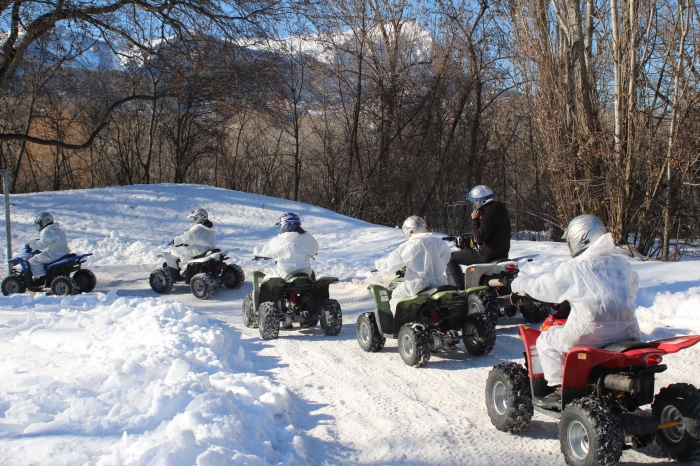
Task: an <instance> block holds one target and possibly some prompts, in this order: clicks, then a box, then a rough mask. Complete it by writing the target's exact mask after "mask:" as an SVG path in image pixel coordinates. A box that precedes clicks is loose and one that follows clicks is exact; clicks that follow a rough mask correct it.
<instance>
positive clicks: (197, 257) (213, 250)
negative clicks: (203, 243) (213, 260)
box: [192, 249, 221, 259]
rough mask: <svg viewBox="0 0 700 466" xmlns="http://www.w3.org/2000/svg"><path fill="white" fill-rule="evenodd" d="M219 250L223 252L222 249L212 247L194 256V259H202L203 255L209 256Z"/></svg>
mask: <svg viewBox="0 0 700 466" xmlns="http://www.w3.org/2000/svg"><path fill="white" fill-rule="evenodd" d="M217 252H221V249H210V250H209V251H205V252H203V253H202V254H199V255H197V256H194V257H193V258H192V259H201V258H202V257H207V256H208V255H210V254H216V253H217Z"/></svg>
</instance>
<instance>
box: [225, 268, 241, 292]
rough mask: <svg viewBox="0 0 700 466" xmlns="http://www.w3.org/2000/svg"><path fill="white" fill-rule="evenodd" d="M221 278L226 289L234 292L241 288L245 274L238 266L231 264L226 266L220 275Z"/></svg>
mask: <svg viewBox="0 0 700 466" xmlns="http://www.w3.org/2000/svg"><path fill="white" fill-rule="evenodd" d="M221 278H222V279H223V282H224V286H225V287H226V288H229V289H232V290H235V289H238V288H240V287H242V286H243V282H245V273H244V272H243V269H242V268H240V266H238V265H236V264H231V265H227V266H226V268H225V269H224V271H223V272H222V273H221Z"/></svg>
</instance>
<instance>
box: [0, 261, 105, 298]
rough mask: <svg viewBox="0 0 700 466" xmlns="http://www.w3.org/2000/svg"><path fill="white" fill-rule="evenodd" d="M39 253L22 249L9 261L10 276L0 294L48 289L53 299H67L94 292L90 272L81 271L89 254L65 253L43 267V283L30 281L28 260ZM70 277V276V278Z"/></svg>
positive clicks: (94, 280)
mask: <svg viewBox="0 0 700 466" xmlns="http://www.w3.org/2000/svg"><path fill="white" fill-rule="evenodd" d="M40 252H41V251H31V250H25V251H24V252H23V253H22V254H20V255H19V256H17V257H13V258H12V259H11V260H10V265H11V266H12V275H10V276H8V277H6V278H5V279H4V280H3V281H2V294H3V295H5V296H9V295H12V294H17V293H24V292H25V291H27V290H29V291H36V292H40V291H43V290H44V289H45V288H47V287H48V288H50V289H51V294H52V295H56V296H69V295H72V294H78V293H89V292H91V291H92V290H94V289H95V286H96V285H97V278H96V277H95V274H94V273H92V271H91V270H88V269H84V268H82V266H81V264H84V263H85V262H86V261H87V259H86V257H88V256H92V253H90V254H73V253H71V254H66V255H65V256H63V257H61V258H60V259H58V260H57V261H55V262H52V263H50V264H46V276H45V277H44V279H43V280H41V279H40V280H34V277H33V276H32V269H31V268H30V267H29V259H30V258H31V257H32V256H35V255H37V254H39V253H40ZM71 275H72V276H71Z"/></svg>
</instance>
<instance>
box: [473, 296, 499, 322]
mask: <svg viewBox="0 0 700 466" xmlns="http://www.w3.org/2000/svg"><path fill="white" fill-rule="evenodd" d="M467 308H468V309H469V315H470V316H471V315H472V314H484V315H486V316H488V317H489V319H491V320H492V321H493V323H494V325H496V323H497V322H498V318H499V317H500V316H501V308H500V306H499V305H498V300H497V299H496V297H495V296H494V295H493V293H491V292H489V291H486V290H484V291H478V292H476V293H472V294H470V295H469V296H468V297H467Z"/></svg>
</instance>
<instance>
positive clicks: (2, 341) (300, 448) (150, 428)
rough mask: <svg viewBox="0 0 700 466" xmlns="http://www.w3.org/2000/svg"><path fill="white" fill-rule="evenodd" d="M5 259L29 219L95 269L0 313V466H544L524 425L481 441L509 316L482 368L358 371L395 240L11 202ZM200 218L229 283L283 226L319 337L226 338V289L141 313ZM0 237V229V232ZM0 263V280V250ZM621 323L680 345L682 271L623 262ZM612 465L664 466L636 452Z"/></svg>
mask: <svg viewBox="0 0 700 466" xmlns="http://www.w3.org/2000/svg"><path fill="white" fill-rule="evenodd" d="M11 204H12V206H11V207H12V219H13V224H12V228H13V242H14V250H15V252H17V251H19V250H20V248H21V246H22V245H23V244H24V243H26V242H27V240H29V239H32V238H34V237H36V234H37V233H36V227H33V226H32V225H31V223H32V221H33V219H34V216H35V215H36V214H37V213H38V212H41V211H44V210H48V211H50V212H52V213H53V214H54V216H55V217H56V220H57V221H58V222H60V223H61V224H62V225H63V227H64V229H65V230H66V232H67V234H68V237H69V240H70V245H71V248H72V249H73V250H74V251H77V252H92V253H94V254H95V255H94V256H93V258H91V260H90V261H89V263H88V267H89V268H90V269H92V270H94V271H95V273H96V274H97V277H98V285H97V289H96V293H92V294H88V295H80V296H72V297H68V298H57V297H46V296H43V295H33V294H27V295H24V296H14V297H9V298H6V297H0V359H2V362H1V364H0V373H1V374H2V376H1V377H0V463H2V464H18V465H19V464H100V465H113V464H114V465H116V464H168V465H171V464H172V465H175V464H178V465H179V464H183V465H189V464H200V465H219V464H272V463H274V464H307V463H308V464H339V463H351V464H357V463H361V464H369V463H372V464H392V463H393V464H396V463H402V464H439V463H452V464H475V465H488V464H516V465H517V464H531V463H537V464H541V465H550V464H551V465H560V464H564V462H563V458H562V456H561V454H560V453H559V443H558V440H557V424H556V422H554V421H552V420H549V419H548V418H545V417H543V416H540V415H536V416H535V420H534V422H533V423H532V425H531V426H530V427H529V428H528V429H527V430H526V432H525V433H524V434H523V435H520V436H511V435H508V434H504V433H501V432H498V431H496V430H495V429H494V428H493V427H492V426H491V424H490V422H489V420H488V417H487V415H486V410H485V407H484V402H483V397H484V395H483V390H484V382H485V379H486V375H487V373H488V371H489V369H490V367H491V366H493V365H494V364H497V363H498V362H500V361H504V360H521V359H522V351H523V350H522V342H521V341H520V340H519V339H518V338H517V330H516V329H517V325H518V324H521V323H522V322H523V321H522V319H520V318H519V317H515V318H512V319H505V320H503V321H502V322H501V323H500V325H499V328H498V338H497V341H496V347H495V349H494V351H493V352H492V353H490V354H489V355H488V356H486V357H481V358H477V357H474V356H470V355H469V354H468V353H466V352H465V351H463V350H462V349H460V350H457V351H454V352H450V353H436V354H434V355H433V357H432V358H431V361H430V363H429V364H428V365H427V366H426V367H425V368H421V369H413V368H409V367H407V366H405V365H404V364H403V362H401V360H400V358H399V356H398V353H397V350H396V343H395V342H394V341H391V340H390V341H388V342H387V347H386V348H385V349H384V351H382V352H381V353H377V354H368V353H364V352H362V351H361V350H360V348H359V347H358V345H357V342H356V341H355V320H356V319H357V316H358V315H359V314H360V313H361V312H366V311H369V310H371V309H372V307H373V304H372V302H371V299H370V296H369V294H368V292H367V290H366V287H367V285H368V284H369V283H378V282H382V283H384V282H387V281H388V279H389V277H377V276H374V275H372V274H371V272H370V271H371V270H372V269H373V268H374V260H375V259H377V258H379V257H381V256H382V255H384V254H386V253H388V251H389V250H391V249H393V248H394V247H396V246H397V245H398V244H400V243H401V242H402V240H403V236H402V234H401V231H400V230H399V229H394V228H386V227H380V226H376V225H371V224H368V223H365V222H361V221H358V220H355V219H351V218H348V217H344V216H342V215H338V214H336V213H334V212H330V211H328V210H325V209H321V208H318V207H314V206H309V205H304V204H300V203H295V202H291V201H285V200H281V199H275V198H270V197H265V196H258V195H252V194H245V193H240V192H235V191H228V190H223V189H216V188H211V187H205V186H192V185H151V186H131V187H115V188H105V189H94V190H82V191H63V192H47V193H37V194H28V195H17V196H12V198H11ZM194 207H204V208H206V209H207V210H208V211H209V213H210V218H211V219H212V221H213V222H214V224H215V225H216V228H217V230H218V238H219V244H220V246H221V247H222V249H224V250H229V251H230V256H231V257H232V260H233V261H234V262H236V263H238V264H240V265H241V266H242V267H243V268H244V270H245V271H246V273H247V274H249V272H251V271H252V270H255V269H262V268H264V267H265V264H258V263H256V262H253V261H252V260H251V255H252V254H251V253H252V249H253V247H255V246H258V245H261V244H263V243H264V242H265V241H267V240H268V239H269V238H270V237H272V236H273V235H274V234H275V233H276V227H275V226H274V222H275V221H276V219H277V218H278V217H279V215H280V213H283V212H287V211H294V212H297V213H298V214H299V215H300V216H301V219H302V222H303V225H304V228H306V229H307V230H308V231H310V232H311V233H312V234H313V235H314V236H315V237H316V238H317V240H318V242H319V244H320V245H321V251H320V252H319V255H318V257H317V261H316V262H315V263H314V264H313V266H314V268H315V269H316V271H317V272H318V273H320V274H324V275H335V276H338V277H339V278H341V280H342V281H341V283H338V284H335V285H333V286H332V287H331V296H332V297H334V298H336V299H338V300H339V302H340V303H341V305H342V307H343V318H344V326H343V330H342V331H341V334H340V335H339V336H338V337H326V336H322V335H320V333H319V331H318V330H317V329H311V330H303V331H293V332H287V333H285V332H283V333H282V334H281V336H280V339H279V340H274V341H261V340H260V338H259V336H258V332H257V330H256V329H247V328H245V327H243V325H242V323H241V317H240V309H241V302H242V299H243V296H244V295H246V294H248V293H250V291H251V283H250V280H249V279H248V280H247V281H246V283H245V285H244V286H243V288H242V289H238V290H225V289H219V290H217V292H216V294H215V296H214V298H212V299H211V300H208V301H199V300H197V299H196V298H193V297H192V296H191V294H190V293H189V289H188V288H186V287H184V286H182V285H180V286H176V288H175V289H174V290H173V292H172V293H170V294H168V295H165V296H156V294H155V293H153V292H152V291H151V290H150V288H149V286H148V281H147V279H148V274H149V272H150V270H151V269H152V268H153V267H154V266H155V264H156V262H157V261H156V254H157V253H158V252H159V251H160V250H163V249H164V248H165V245H166V244H167V243H168V242H169V241H170V239H171V238H172V237H173V236H175V235H177V234H181V233H182V232H183V231H185V230H186V229H187V227H188V226H189V222H188V221H187V219H186V217H187V214H188V213H189V212H190V211H191V210H192V209H193V208H194ZM3 226H4V225H3ZM531 253H534V254H538V256H537V257H536V258H535V260H534V261H533V262H531V263H526V262H522V263H521V267H522V268H523V270H526V271H528V272H533V273H534V272H537V271H542V270H549V269H551V268H553V267H555V266H556V265H557V264H558V263H559V262H561V261H562V260H566V259H567V258H568V253H567V250H566V248H565V246H564V245H563V244H558V243H534V242H526V241H519V242H514V245H513V252H512V256H513V257H516V256H522V255H525V254H531ZM0 260H1V261H2V262H3V263H4V261H5V257H4V248H3V251H2V255H0ZM633 265H634V267H635V269H636V270H637V271H638V272H639V273H640V276H641V289H640V292H639V296H638V299H637V304H638V306H639V308H638V316H639V320H640V324H641V327H642V330H643V332H645V337H646V338H649V339H651V338H660V337H666V336H672V335H678V334H688V333H700V262H683V263H668V264H663V263H658V262H634V264H633ZM698 356H700V348H692V349H690V350H687V351H684V352H681V353H678V354H675V355H669V356H668V357H666V358H665V360H664V362H665V363H667V364H668V365H669V370H668V371H666V372H664V373H662V374H660V375H659V377H658V386H657V388H660V387H662V386H664V385H668V384H669V383H673V382H689V383H693V384H695V385H696V386H700V375H698V372H697V370H696V369H695V367H694V366H695V365H696V361H697V360H698ZM622 461H623V463H625V464H639V463H659V462H664V461H665V459H664V457H663V453H662V452H661V450H660V449H659V448H658V447H657V446H656V445H652V446H650V447H647V448H645V449H641V450H638V451H626V452H625V453H624V455H623V457H622Z"/></svg>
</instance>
